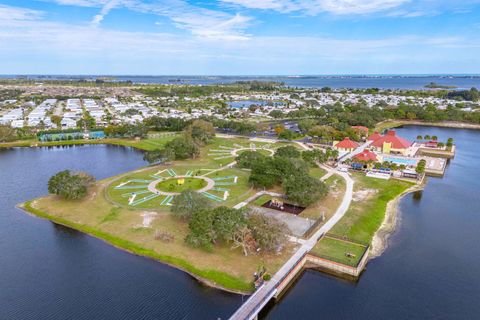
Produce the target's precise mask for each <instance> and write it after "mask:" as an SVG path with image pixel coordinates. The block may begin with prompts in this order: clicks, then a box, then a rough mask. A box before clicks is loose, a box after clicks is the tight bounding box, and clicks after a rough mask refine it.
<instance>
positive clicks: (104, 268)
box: [0, 146, 242, 320]
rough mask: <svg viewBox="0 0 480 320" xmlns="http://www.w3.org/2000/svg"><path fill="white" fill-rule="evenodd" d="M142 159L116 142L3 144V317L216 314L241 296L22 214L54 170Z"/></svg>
mask: <svg viewBox="0 0 480 320" xmlns="http://www.w3.org/2000/svg"><path fill="white" fill-rule="evenodd" d="M143 165H145V163H144V162H143V160H142V154H141V153H140V152H137V151H134V150H131V149H127V148H123V147H113V146H83V147H81V146H80V147H66V148H52V149H46V148H41V149H40V148H37V149H10V150H0V319H2V320H7V319H8V320H9V319H22V320H25V319H35V320H38V319H61V320H65V319H85V320H92V319H102V320H104V319H115V320H118V319H217V317H222V318H226V317H227V316H228V315H229V314H230V313H231V312H232V311H233V310H235V308H236V307H237V306H238V305H239V304H240V303H241V299H242V298H241V297H240V296H236V295H231V294H225V293H223V292H220V291H217V290H213V289H210V288H206V287H204V286H202V285H200V284H199V283H198V282H197V281H195V280H193V279H192V278H190V277H189V276H187V275H186V274H184V273H183V272H180V271H178V270H175V269H173V268H170V267H168V266H165V265H162V264H160V263H158V262H154V261H151V260H149V259H146V258H142V257H137V256H134V255H131V254H128V253H125V252H122V251H120V250H117V249H115V248H113V247H111V246H109V245H107V244H105V243H103V242H102V241H100V240H97V239H94V238H92V237H89V236H87V235H84V234H82V233H79V232H76V231H74V230H71V229H68V228H64V227H61V226H56V225H54V224H52V223H51V222H49V221H46V220H41V219H38V218H34V217H31V216H28V215H26V214H25V213H23V212H22V211H20V210H17V209H15V208H14V206H15V205H16V204H17V203H19V202H22V201H25V200H28V199H31V198H34V197H38V196H41V195H44V194H46V193H47V188H46V185H47V181H48V179H49V177H50V176H51V175H52V174H54V173H56V172H57V171H59V170H64V169H75V170H84V171H87V172H90V173H92V174H94V175H95V176H96V177H97V178H99V179H100V178H105V177H108V176H112V175H115V174H119V173H121V172H125V171H128V170H132V169H135V168H138V167H140V166H143Z"/></svg>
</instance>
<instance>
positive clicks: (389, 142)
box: [370, 130, 412, 154]
mask: <svg viewBox="0 0 480 320" xmlns="http://www.w3.org/2000/svg"><path fill="white" fill-rule="evenodd" d="M411 145H412V143H411V142H410V141H408V140H406V139H404V138H402V137H399V136H397V134H396V132H395V131H393V130H390V131H388V132H387V134H386V135H384V136H383V137H381V138H379V139H376V140H374V141H373V142H372V144H371V145H370V146H371V147H374V148H376V149H378V150H381V151H382V152H383V153H398V154H405V153H406V150H407V149H408V148H409V147H410V146H411Z"/></svg>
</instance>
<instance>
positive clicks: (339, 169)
mask: <svg viewBox="0 0 480 320" xmlns="http://www.w3.org/2000/svg"><path fill="white" fill-rule="evenodd" d="M338 171H340V172H348V169H347V168H345V167H341V168H338Z"/></svg>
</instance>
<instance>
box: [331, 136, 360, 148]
mask: <svg viewBox="0 0 480 320" xmlns="http://www.w3.org/2000/svg"><path fill="white" fill-rule="evenodd" d="M358 146H359V145H358V143H356V142H355V141H352V140H350V138H349V137H346V138H345V139H343V140H342V141H340V142H339V143H337V144H336V145H335V146H334V148H335V149H342V150H349V151H351V150H355V149H357V148H358Z"/></svg>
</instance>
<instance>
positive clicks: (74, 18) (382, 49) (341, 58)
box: [0, 0, 480, 76]
mask: <svg viewBox="0 0 480 320" xmlns="http://www.w3.org/2000/svg"><path fill="white" fill-rule="evenodd" d="M0 2H1V4H0V43H2V46H1V48H0V72H2V73H4V74H18V75H28V74H32V75H40V74H52V75H92V74H100V75H112V76H114V75H117V76H121V75H138V76H141V75H143V76H152V75H169V76H175V75H178V76H183V75H198V76H205V75H225V76H226V75H232V76H241V75H248V76H250V75H252V74H256V75H317V76H318V75H325V76H342V75H346V76H355V75H367V76H368V75H372V76H374V75H437V74H446V75H457V74H459V75H463V74H475V75H476V74H480V63H479V62H480V58H479V55H478V50H479V43H480V32H479V31H480V21H479V19H478V17H479V16H480V0H463V1H460V2H461V3H459V1H447V0H415V1H411V0H339V1H333V0H268V1H266V0H265V1H252V0H211V1H201V0H175V1H158V0H157V1H152V0H128V1H127V0H21V1H19V0H2V1H0Z"/></svg>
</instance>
